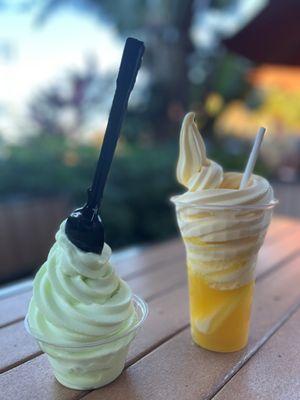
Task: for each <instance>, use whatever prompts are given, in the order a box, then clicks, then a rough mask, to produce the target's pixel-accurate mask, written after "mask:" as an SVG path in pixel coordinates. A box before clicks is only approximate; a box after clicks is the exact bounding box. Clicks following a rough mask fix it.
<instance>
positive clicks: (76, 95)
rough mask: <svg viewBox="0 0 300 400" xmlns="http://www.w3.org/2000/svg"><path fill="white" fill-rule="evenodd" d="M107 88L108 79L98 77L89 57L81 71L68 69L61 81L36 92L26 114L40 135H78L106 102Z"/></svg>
mask: <svg viewBox="0 0 300 400" xmlns="http://www.w3.org/2000/svg"><path fill="white" fill-rule="evenodd" d="M111 88H112V80H111V78H110V76H108V75H105V76H103V75H101V74H100V73H99V71H98V68H97V62H96V60H95V59H94V58H93V57H91V56H90V57H89V59H87V62H86V66H85V69H84V70H83V71H78V70H72V71H70V72H69V73H68V74H67V75H66V78H65V79H64V80H60V81H59V83H57V84H54V85H52V86H50V87H48V88H45V89H44V90H41V91H40V92H37V94H36V95H35V96H34V97H33V99H32V100H31V102H30V104H29V115H30V117H31V119H32V121H33V123H34V125H35V127H36V129H37V131H38V132H40V133H46V134H50V135H63V136H78V134H79V133H80V132H81V131H82V128H83V127H84V125H85V124H86V122H87V121H89V119H90V118H91V114H92V113H94V112H95V110H97V111H98V112H99V109H100V105H101V104H102V105H103V103H104V101H106V98H107V97H106V96H103V93H107V91H108V90H109V89H111Z"/></svg>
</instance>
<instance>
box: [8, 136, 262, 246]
mask: <svg viewBox="0 0 300 400" xmlns="http://www.w3.org/2000/svg"><path fill="white" fill-rule="evenodd" d="M174 139H176V141H175V140H174V141H169V142H164V143H163V144H161V145H157V144H156V145H155V146H153V145H152V144H149V143H148V144H147V145H145V146H141V145H137V144H131V143H128V142H124V141H121V143H120V145H119V148H118V149H117V154H116V157H115V159H114V162H113V164H112V169H111V172H110V176H109V180H108V184H107V187H106V191H105V196H104V201H103V205H102V207H101V216H102V219H103V222H104V225H105V230H106V240H107V241H108V243H110V244H111V245H112V247H113V248H116V247H123V246H128V245H132V244H137V243H145V242H149V241H160V240H163V239H165V238H167V237H170V236H172V235H174V234H175V232H176V220H175V213H174V210H173V206H172V204H171V203H170V201H169V198H170V196H171V195H173V194H176V193H179V192H181V191H183V189H182V188H181V187H180V186H179V185H178V183H177V182H176V178H175V167H176V161H177V155H178V144H177V139H178V135H176V137H174ZM238 146H241V145H240V144H238ZM232 149H234V146H233V144H232V143H227V142H226V140H224V139H222V140H220V139H217V140H215V141H214V143H209V142H208V153H209V157H210V158H213V159H215V160H217V161H219V162H220V163H221V165H222V166H223V167H224V169H225V170H241V169H243V168H244V164H245V160H246V158H247V155H248V152H249V144H248V145H246V144H244V145H242V148H241V147H239V148H238V149H236V152H235V153H233V152H232ZM98 152H99V150H98V148H97V147H96V146H91V145H84V144H80V143H78V142H75V141H74V140H70V139H66V138H65V137H62V136H49V135H38V136H35V137H32V138H29V139H28V140H26V141H25V142H24V143H23V144H19V145H14V146H6V148H5V151H4V152H3V154H2V158H0V169H1V174H0V199H2V200H3V199H7V200H10V199H14V200H15V199H18V198H20V197H21V198H22V197H24V196H25V197H29V198H37V197H49V196H66V197H67V198H68V199H69V201H70V205H71V208H75V207H77V206H80V205H82V204H83V203H84V201H85V199H86V197H85V196H86V193H85V190H86V189H87V188H88V186H89V185H90V182H91V180H92V176H93V172H94V168H95V165H96V162H97V158H98ZM256 172H257V173H261V174H263V175H265V176H266V175H267V170H266V168H265V167H264V165H263V164H261V163H259V164H258V165H257V168H256Z"/></svg>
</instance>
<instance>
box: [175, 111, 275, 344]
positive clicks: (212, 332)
mask: <svg viewBox="0 0 300 400" xmlns="http://www.w3.org/2000/svg"><path fill="white" fill-rule="evenodd" d="M194 118H195V114H194V113H189V114H187V115H186V116H185V118H184V120H183V124H182V128H181V132H180V151H179V159H178V164H177V179H178V181H179V182H180V183H181V184H182V185H183V186H184V187H185V188H186V189H187V190H186V192H185V193H183V194H181V195H178V196H174V197H173V198H172V201H173V202H174V203H175V206H176V214H177V221H178V225H179V229H180V232H181V235H182V238H183V241H184V244H185V248H186V255H187V269H188V281H189V298H190V319H191V333H192V337H193V340H194V341H195V343H196V344H198V345H200V346H202V347H204V348H206V349H209V350H213V351H219V352H232V351H237V350H240V349H242V348H243V347H244V346H245V345H246V344H247V341H248V332H249V322H250V311H251V304H252V298H253V289H254V279H255V278H254V273H255V266H256V260H257V254H258V251H259V249H260V247H261V245H262V244H263V241H264V237H265V234H266V231H267V228H268V225H269V223H270V220H271V216H272V209H273V207H274V205H275V204H276V201H275V200H274V195H273V190H272V187H271V186H270V184H269V182H268V181H267V180H266V179H264V178H263V177H261V176H257V175H251V177H250V179H249V181H248V182H247V184H246V186H245V187H244V188H243V189H241V188H240V184H241V180H242V176H243V174H242V173H235V172H226V173H224V172H223V169H222V167H221V166H220V165H219V164H217V163H216V162H214V161H212V160H209V159H208V158H207V156H206V149H205V145H204V142H203V140H202V137H201V135H200V133H199V131H198V129H197V126H196V123H195V120H194Z"/></svg>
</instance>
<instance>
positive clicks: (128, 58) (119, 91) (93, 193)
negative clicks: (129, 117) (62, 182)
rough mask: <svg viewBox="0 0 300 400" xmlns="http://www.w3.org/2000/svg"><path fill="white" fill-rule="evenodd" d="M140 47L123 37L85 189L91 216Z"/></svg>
mask: <svg viewBox="0 0 300 400" xmlns="http://www.w3.org/2000/svg"><path fill="white" fill-rule="evenodd" d="M144 50H145V47H144V43H143V42H141V41H139V40H137V39H133V38H128V39H127V40H126V44H125V47H124V51H123V55H122V60H121V65H120V69H119V73H118V77H117V82H116V91H115V95H114V98H113V102H112V106H111V110H110V113H109V118H108V123H107V127H106V131H105V136H104V140H103V144H102V148H101V152H100V156H99V160H98V163H97V167H96V171H95V175H94V179H93V183H92V186H91V188H90V189H89V190H88V201H87V206H88V207H89V208H90V209H92V210H94V213H93V214H94V215H95V214H96V213H97V212H98V209H99V207H100V204H101V201H102V197H103V191H104V187H105V183H106V180H107V176H108V173H109V170H110V166H111V162H112V159H113V156H114V152H115V149H116V145H117V141H118V138H119V136H120V130H121V126H122V122H123V119H124V116H125V113H126V110H127V104H128V99H129V96H130V93H131V91H132V89H133V86H134V84H135V80H136V76H137V73H138V70H139V68H140V65H141V61H142V56H143V53H144Z"/></svg>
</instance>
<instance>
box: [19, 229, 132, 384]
mask: <svg viewBox="0 0 300 400" xmlns="http://www.w3.org/2000/svg"><path fill="white" fill-rule="evenodd" d="M110 256H111V250H110V248H109V246H108V245H107V244H104V247H103V250H102V253H101V255H97V254H95V253H86V252H83V251H81V250H80V249H78V248H77V247H76V246H74V245H73V244H72V243H71V242H70V241H69V239H68V238H67V236H66V234H65V222H63V223H62V224H61V226H60V229H59V231H58V232H57V234H56V242H55V244H54V245H53V247H52V248H51V250H50V252H49V256H48V259H47V261H46V262H45V264H44V265H43V266H42V267H41V268H40V270H39V271H38V273H37V275H36V277H35V279H34V284H33V297H32V300H31V302H30V306H29V311H28V317H27V320H28V324H29V327H30V331H31V332H32V333H33V334H34V335H35V336H36V337H38V339H40V345H41V348H42V349H43V350H44V351H45V352H46V353H47V355H48V357H49V361H50V363H51V365H52V367H53V369H54V373H55V376H56V378H57V379H58V380H59V381H60V382H61V383H62V384H64V385H65V386H68V387H72V388H75V389H87V388H92V387H99V386H102V385H104V384H106V383H108V382H110V381H112V380H113V379H115V378H116V376H118V375H119V374H120V373H121V371H122V369H123V367H124V362H125V358H126V355H127V351H128V347H129V344H130V342H131V340H132V339H133V337H134V332H132V329H131V328H132V327H134V326H135V325H136V322H137V315H136V312H135V308H134V306H133V303H132V292H131V289H130V288H129V286H128V285H127V283H125V282H124V281H123V280H122V279H120V278H119V277H118V276H117V275H116V274H115V272H114V269H113V267H112V265H111V264H110V262H109V259H110ZM126 332H129V334H126ZM111 339H113V340H111ZM99 343H100V344H99Z"/></svg>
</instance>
